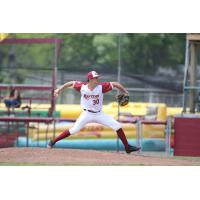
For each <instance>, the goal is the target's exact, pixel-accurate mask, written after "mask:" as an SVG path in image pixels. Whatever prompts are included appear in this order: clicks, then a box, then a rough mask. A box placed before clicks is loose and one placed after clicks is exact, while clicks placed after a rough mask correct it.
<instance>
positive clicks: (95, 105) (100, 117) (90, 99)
mask: <svg viewBox="0 0 200 200" xmlns="http://www.w3.org/2000/svg"><path fill="white" fill-rule="evenodd" d="M73 88H74V89H76V90H77V91H79V92H80V93H81V106H82V107H83V109H86V110H85V111H84V112H82V113H81V115H80V116H79V117H78V119H77V120H76V122H75V124H74V125H73V127H72V128H70V129H69V132H70V134H75V133H77V132H79V131H80V130H81V129H82V128H83V127H84V126H85V125H86V124H87V123H90V122H95V123H99V124H103V125H104V126H109V127H111V128H112V129H113V130H115V131H117V130H119V129H120V128H121V127H122V126H121V124H120V123H119V122H117V121H116V120H115V119H113V118H112V117H111V116H110V115H108V114H105V113H103V112H102V111H101V109H102V105H103V94H104V93H106V92H108V91H110V90H112V89H113V85H112V84H111V83H110V82H102V83H100V84H98V85H97V86H96V87H95V88H94V89H93V90H90V89H89V88H88V87H87V83H85V82H79V81H75V82H74V84H73ZM90 111H93V112H96V113H92V112H90Z"/></svg>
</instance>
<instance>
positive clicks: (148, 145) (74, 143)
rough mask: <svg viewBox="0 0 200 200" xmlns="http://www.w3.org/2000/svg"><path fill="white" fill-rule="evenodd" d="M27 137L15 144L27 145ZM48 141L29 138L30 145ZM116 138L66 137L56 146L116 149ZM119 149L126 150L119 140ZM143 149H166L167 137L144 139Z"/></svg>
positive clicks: (39, 145) (41, 145) (21, 138)
mask: <svg viewBox="0 0 200 200" xmlns="http://www.w3.org/2000/svg"><path fill="white" fill-rule="evenodd" d="M129 143H130V144H131V145H136V140H135V139H129ZM26 144H27V139H26V137H19V138H18V139H17V140H16V141H15V146H17V147H26ZM46 144H47V142H46V141H43V140H40V141H35V140H34V141H33V140H31V139H29V140H28V146H29V147H46ZM116 145H117V140H116V139H87V140H83V139H82V140H72V139H66V140H61V141H59V142H57V143H56V145H55V148H65V149H93V150H116ZM119 150H124V147H123V144H122V143H121V141H120V142H119ZM142 150H143V151H165V139H143V141H142Z"/></svg>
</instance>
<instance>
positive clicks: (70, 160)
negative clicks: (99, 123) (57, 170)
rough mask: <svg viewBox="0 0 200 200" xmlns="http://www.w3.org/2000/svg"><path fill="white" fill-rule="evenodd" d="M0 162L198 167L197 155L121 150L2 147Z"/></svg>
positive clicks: (16, 163) (12, 163)
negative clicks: (183, 155) (128, 152)
mask: <svg viewBox="0 0 200 200" xmlns="http://www.w3.org/2000/svg"><path fill="white" fill-rule="evenodd" d="M0 165H25V166H26V165H50V166H52V165H53V166H54V165H55V166H58V165H61V166H62V165H63V166H65V165H69V166H73V165H74V166H110V165H111V166H132V165H133V166H143V165H144V166H171V165H173V166H191V165H192V166H193V165H194V166H195V165H196V166H198V165H200V158H185V157H173V156H170V157H167V156H165V155H159V154H157V155H154V154H138V153H132V154H126V153H124V152H119V153H118V152H110V151H95V150H75V149H45V148H30V147H29V148H2V149H0Z"/></svg>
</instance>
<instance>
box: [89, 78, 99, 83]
mask: <svg viewBox="0 0 200 200" xmlns="http://www.w3.org/2000/svg"><path fill="white" fill-rule="evenodd" d="M90 81H91V83H93V84H98V83H99V81H100V80H99V77H95V78H93V79H90Z"/></svg>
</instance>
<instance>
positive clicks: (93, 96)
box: [83, 94, 99, 100]
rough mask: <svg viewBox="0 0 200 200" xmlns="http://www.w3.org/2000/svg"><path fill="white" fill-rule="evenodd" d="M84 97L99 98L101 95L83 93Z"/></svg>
mask: <svg viewBox="0 0 200 200" xmlns="http://www.w3.org/2000/svg"><path fill="white" fill-rule="evenodd" d="M83 97H84V98H85V99H87V100H88V99H98V98H99V95H88V94H83Z"/></svg>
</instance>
